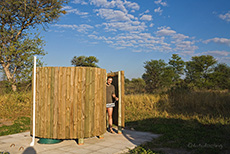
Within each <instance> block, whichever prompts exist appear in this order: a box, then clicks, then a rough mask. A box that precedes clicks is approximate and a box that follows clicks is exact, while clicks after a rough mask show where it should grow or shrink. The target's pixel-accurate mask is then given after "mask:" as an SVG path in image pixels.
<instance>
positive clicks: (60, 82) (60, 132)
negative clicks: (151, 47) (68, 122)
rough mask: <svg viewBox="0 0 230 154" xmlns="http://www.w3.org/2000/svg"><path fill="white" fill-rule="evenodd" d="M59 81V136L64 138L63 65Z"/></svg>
mask: <svg viewBox="0 0 230 154" xmlns="http://www.w3.org/2000/svg"><path fill="white" fill-rule="evenodd" d="M58 76H59V81H58V85H59V89H58V127H57V128H58V129H57V132H58V134H57V136H58V138H59V139H61V138H62V133H63V132H62V125H63V123H62V116H63V115H62V107H63V102H62V97H63V94H62V88H63V85H62V80H63V67H60V69H59V74H58Z"/></svg>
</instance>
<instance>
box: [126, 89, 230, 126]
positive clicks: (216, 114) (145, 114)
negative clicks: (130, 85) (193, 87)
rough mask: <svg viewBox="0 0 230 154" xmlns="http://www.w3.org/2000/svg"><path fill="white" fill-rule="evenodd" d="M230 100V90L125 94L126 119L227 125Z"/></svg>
mask: <svg viewBox="0 0 230 154" xmlns="http://www.w3.org/2000/svg"><path fill="white" fill-rule="evenodd" d="M229 100H230V93H229V92H227V91H223V92H220V91H217V92H214V91H212V92H210V91H193V92H177V93H176V92H171V93H168V94H162V95H153V94H152V95H150V94H139V95H126V96H125V106H126V110H125V111H126V113H125V115H126V121H136V120H142V119H147V118H156V117H163V118H176V119H183V120H186V119H196V120H198V121H200V122H202V123H209V124H215V123H221V124H227V123H230V118H229V117H230V102H229Z"/></svg>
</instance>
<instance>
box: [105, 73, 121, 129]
mask: <svg viewBox="0 0 230 154" xmlns="http://www.w3.org/2000/svg"><path fill="white" fill-rule="evenodd" d="M112 82H113V78H112V77H108V79H107V84H106V109H107V112H108V121H109V131H110V132H111V133H114V131H113V128H112V126H113V107H115V103H114V102H113V98H114V99H115V100H116V101H118V98H117V97H116V95H115V87H114V86H113V85H112V84H111V83H112Z"/></svg>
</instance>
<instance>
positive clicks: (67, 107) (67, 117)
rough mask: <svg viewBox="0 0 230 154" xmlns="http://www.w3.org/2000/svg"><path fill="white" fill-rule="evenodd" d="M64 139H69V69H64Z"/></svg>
mask: <svg viewBox="0 0 230 154" xmlns="http://www.w3.org/2000/svg"><path fill="white" fill-rule="evenodd" d="M65 75H66V99H65V112H66V113H65V122H66V123H65V133H66V134H65V137H66V138H69V137H70V68H69V67H67V68H66V74H65Z"/></svg>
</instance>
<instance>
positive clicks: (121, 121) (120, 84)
mask: <svg viewBox="0 0 230 154" xmlns="http://www.w3.org/2000/svg"><path fill="white" fill-rule="evenodd" d="M109 76H110V77H113V82H112V85H114V87H115V93H116V96H117V97H118V98H119V100H118V102H116V106H115V107H114V110H113V124H115V125H117V126H118V133H119V134H120V133H121V128H122V127H125V103H124V94H125V86H124V85H125V79H124V71H118V72H111V73H107V77H109Z"/></svg>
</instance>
